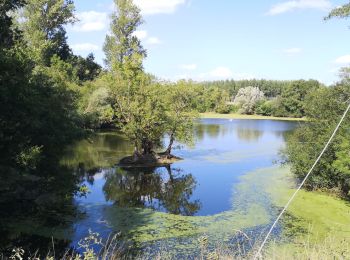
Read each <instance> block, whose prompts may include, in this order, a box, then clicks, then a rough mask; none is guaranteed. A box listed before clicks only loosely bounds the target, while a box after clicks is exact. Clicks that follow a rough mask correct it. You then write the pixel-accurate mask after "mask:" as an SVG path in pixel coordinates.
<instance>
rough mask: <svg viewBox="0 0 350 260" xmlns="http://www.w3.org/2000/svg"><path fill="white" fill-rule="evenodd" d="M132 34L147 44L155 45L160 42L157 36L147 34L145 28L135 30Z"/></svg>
mask: <svg viewBox="0 0 350 260" xmlns="http://www.w3.org/2000/svg"><path fill="white" fill-rule="evenodd" d="M133 35H134V36H136V37H137V38H139V40H141V41H144V42H145V43H146V44H148V45H157V44H161V43H162V42H161V41H160V40H159V39H158V38H157V37H154V36H148V32H147V31H146V30H139V31H135V32H134V33H133Z"/></svg>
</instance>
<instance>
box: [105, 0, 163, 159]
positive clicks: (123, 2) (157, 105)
mask: <svg viewBox="0 0 350 260" xmlns="http://www.w3.org/2000/svg"><path fill="white" fill-rule="evenodd" d="M115 3H116V7H117V12H116V13H115V14H113V15H112V22H111V32H112V34H111V35H108V36H107V37H106V42H105V46H104V50H105V53H106V63H107V65H108V67H109V69H110V73H109V76H108V80H107V81H108V85H109V88H110V89H111V92H112V96H113V109H114V111H115V117H116V119H117V122H118V124H119V127H121V129H122V131H123V132H124V133H125V134H126V136H127V137H128V138H129V139H130V140H131V141H132V142H133V143H134V147H135V149H134V150H135V151H134V159H135V160H136V159H137V158H139V156H140V155H142V154H143V155H145V154H152V153H153V149H154V148H155V147H156V146H157V145H159V144H160V139H161V137H162V135H163V134H164V122H165V113H164V104H163V102H162V100H161V99H160V95H159V93H158V89H159V84H156V83H154V82H153V80H152V78H151V77H150V76H149V75H146V74H145V73H144V72H143V65H142V61H143V59H144V58H145V57H146V51H145V50H144V49H143V47H142V45H141V43H140V40H139V39H138V38H137V37H136V36H134V32H135V31H136V29H137V27H138V26H139V25H140V24H141V23H142V19H141V15H140V10H139V8H138V7H136V5H134V4H133V2H132V1H131V0H116V2H115Z"/></svg>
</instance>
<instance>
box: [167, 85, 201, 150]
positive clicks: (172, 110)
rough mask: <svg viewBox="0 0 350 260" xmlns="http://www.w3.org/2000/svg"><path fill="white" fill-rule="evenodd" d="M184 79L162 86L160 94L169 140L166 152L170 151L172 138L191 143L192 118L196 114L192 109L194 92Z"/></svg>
mask: <svg viewBox="0 0 350 260" xmlns="http://www.w3.org/2000/svg"><path fill="white" fill-rule="evenodd" d="M190 84H191V83H187V82H185V81H180V82H178V83H177V84H173V85H165V86H163V87H162V90H161V91H162V93H161V95H162V96H164V97H163V100H164V101H165V107H164V108H165V110H164V112H165V115H166V119H165V120H166V123H165V132H166V133H167V134H168V135H169V138H170V141H169V145H168V148H167V153H168V154H170V153H171V149H172V145H173V142H174V140H177V141H179V142H182V143H191V142H192V139H193V119H194V118H195V116H196V114H195V113H194V112H193V109H192V100H193V99H194V96H195V93H194V91H193V88H192V87H191V85H190Z"/></svg>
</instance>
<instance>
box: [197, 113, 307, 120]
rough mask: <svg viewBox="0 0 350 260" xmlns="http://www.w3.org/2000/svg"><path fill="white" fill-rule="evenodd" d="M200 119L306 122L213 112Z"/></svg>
mask: <svg viewBox="0 0 350 260" xmlns="http://www.w3.org/2000/svg"><path fill="white" fill-rule="evenodd" d="M200 117H201V118H219V119H250V120H253V119H254V120H283V121H306V118H293V117H274V116H260V115H242V114H218V113H214V112H206V113H201V114H200Z"/></svg>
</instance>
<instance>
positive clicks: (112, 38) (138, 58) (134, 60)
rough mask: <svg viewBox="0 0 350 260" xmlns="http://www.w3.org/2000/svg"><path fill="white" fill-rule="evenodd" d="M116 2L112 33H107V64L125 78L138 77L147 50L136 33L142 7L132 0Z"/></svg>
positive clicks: (118, 0) (105, 49)
mask: <svg viewBox="0 0 350 260" xmlns="http://www.w3.org/2000/svg"><path fill="white" fill-rule="evenodd" d="M115 4H116V7H117V12H115V13H113V14H112V22H111V35H107V37H106V41H105V45H104V51H105V54H106V64H107V66H108V67H109V68H110V69H112V70H113V71H114V72H115V73H117V72H118V73H121V75H122V77H123V78H124V79H127V80H131V79H137V77H138V76H139V74H140V72H142V70H143V65H142V62H143V59H144V58H145V57H146V51H145V50H144V49H143V47H142V45H141V42H140V40H139V39H138V38H137V37H136V36H135V35H134V32H135V31H136V29H137V27H138V26H140V25H141V24H142V18H141V15H140V9H139V8H138V7H137V6H136V5H135V4H134V3H133V1H132V0H115Z"/></svg>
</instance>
